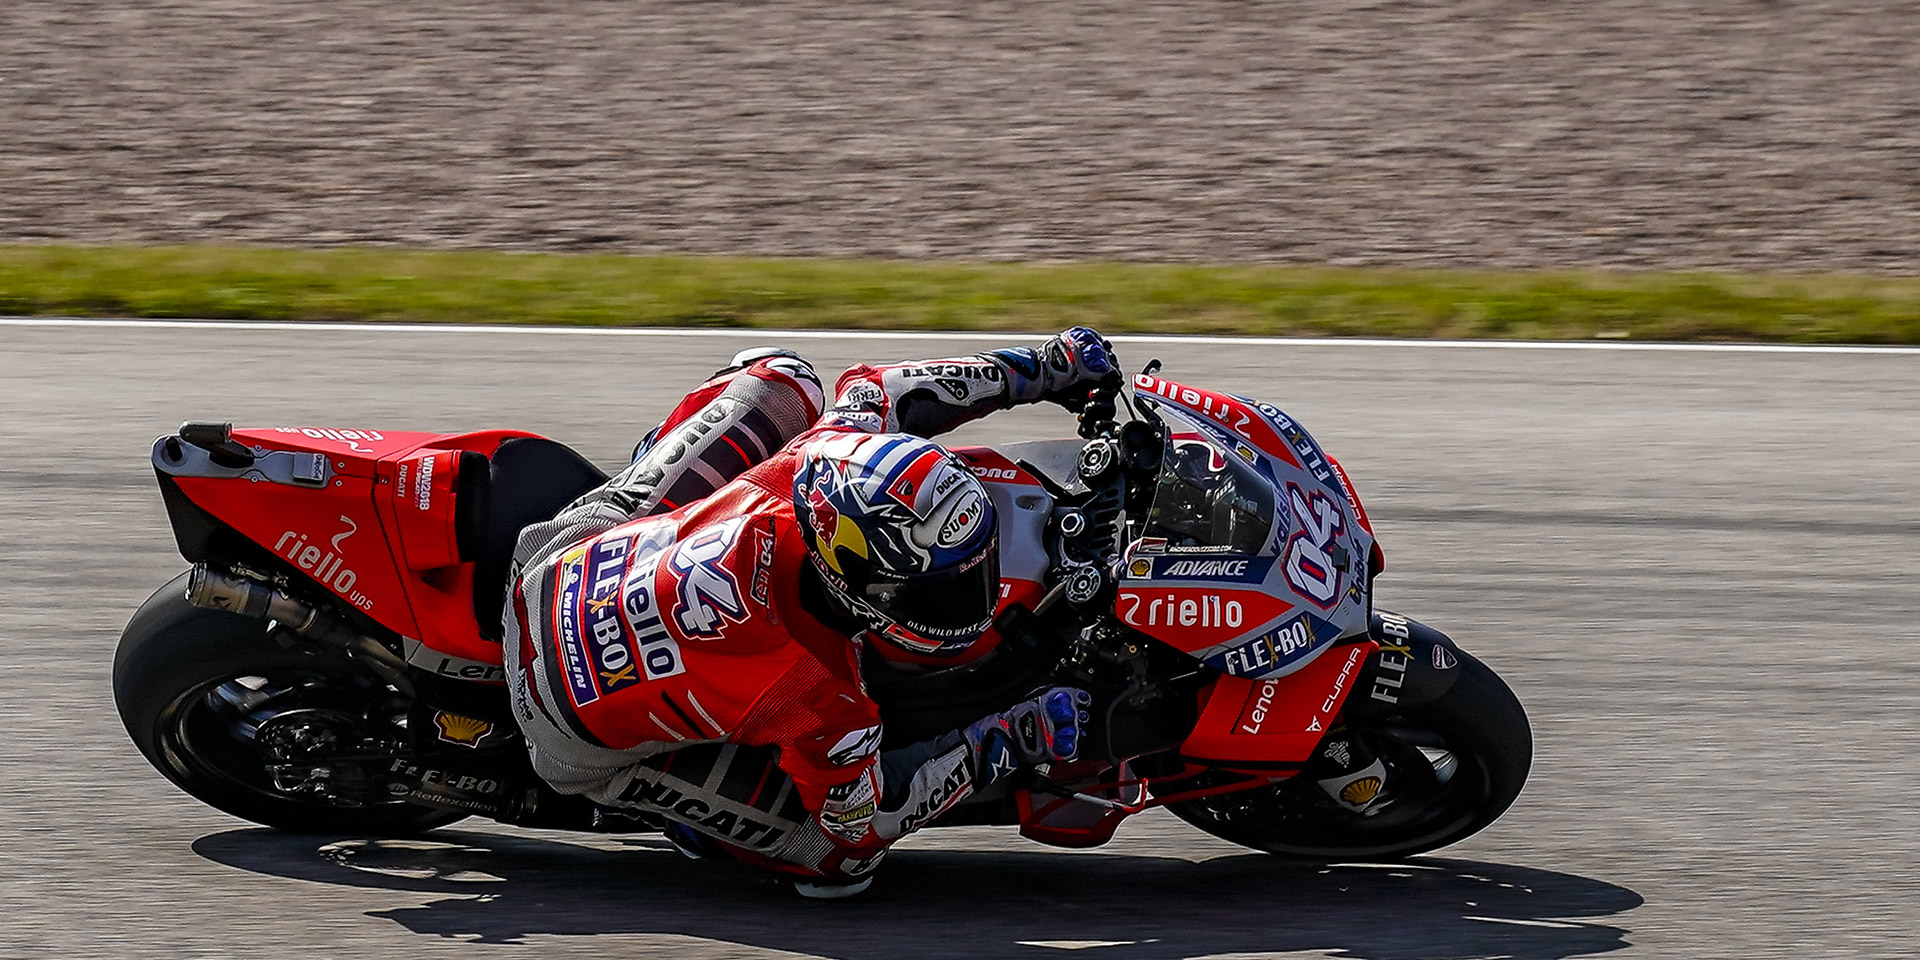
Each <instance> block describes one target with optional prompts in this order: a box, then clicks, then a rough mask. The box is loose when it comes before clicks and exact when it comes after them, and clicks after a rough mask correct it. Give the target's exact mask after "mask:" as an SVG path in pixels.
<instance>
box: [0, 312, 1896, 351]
mask: <svg viewBox="0 0 1920 960" xmlns="http://www.w3.org/2000/svg"><path fill="white" fill-rule="evenodd" d="M0 327H117V328H134V329H138V328H152V329H167V330H194V329H204V330H321V331H342V330H345V331H352V332H355V333H452V334H469V333H492V334H505V335H526V336H563V337H711V338H728V339H746V340H960V341H980V342H986V343H1006V342H1007V340H1008V338H1009V337H1024V336H1045V335H1046V334H1045V333H1044V332H1041V333H1032V332H1021V331H1014V330H1007V331H995V332H972V333H940V332H935V331H928V330H786V329H781V328H777V327H755V328H739V327H725V328H704V327H533V326H516V325H510V324H498V325H491V324H466V323H315V322H306V321H301V322H293V321H289V322H284V323H283V322H278V321H272V320H126V319H119V318H112V317H106V318H95V317H0ZM1108 339H1110V340H1112V341H1114V342H1115V343H1154V344H1172V345H1178V344H1194V345H1209V344H1223V345H1237V346H1273V347H1437V348H1446V349H1477V350H1653V351H1665V352H1673V353H1838V354H1880V355H1885V356H1903V355H1908V356H1911V355H1920V347H1875V346H1864V345H1857V344H1814V343H1642V342H1634V341H1627V340H1397V339H1386V338H1379V337H1353V338H1346V337H1225V336H1178V335H1172V334H1148V333H1122V334H1115V335H1114V336H1111V337H1109V338H1108Z"/></svg>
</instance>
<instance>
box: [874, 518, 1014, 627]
mask: <svg viewBox="0 0 1920 960" xmlns="http://www.w3.org/2000/svg"><path fill="white" fill-rule="evenodd" d="M862 593H863V595H862V599H864V600H865V601H866V602H867V604H868V605H869V606H871V607H872V608H873V609H874V610H875V611H877V612H879V613H880V615H881V616H884V617H886V618H887V619H888V620H891V621H893V623H894V625H895V626H897V627H898V628H900V629H902V630H905V631H906V632H908V633H911V634H913V635H914V636H915V637H916V638H918V639H921V640H924V641H926V642H927V643H928V644H930V645H932V646H935V647H941V646H948V645H952V646H955V647H965V646H966V645H967V644H970V643H972V642H973V641H975V640H977V639H979V638H980V635H981V634H983V633H986V632H987V628H988V627H990V626H992V625H993V615H994V612H995V611H996V610H997V609H998V608H999V606H1000V549H999V540H998V538H995V539H993V540H989V541H987V546H986V549H984V550H982V551H980V553H978V554H976V555H975V556H973V557H970V558H968V559H967V560H966V561H965V562H963V563H960V564H956V565H955V566H953V567H949V568H947V569H945V570H936V571H934V572H932V573H927V574H921V575H919V576H916V577H909V578H906V579H900V580H896V579H890V578H889V579H881V580H876V581H875V582H874V583H871V584H869V585H868V586H867V587H866V589H865V590H864V591H863V592H862Z"/></svg>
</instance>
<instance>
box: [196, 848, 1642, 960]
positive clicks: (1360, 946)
mask: <svg viewBox="0 0 1920 960" xmlns="http://www.w3.org/2000/svg"><path fill="white" fill-rule="evenodd" d="M193 849H194V851H195V852H196V853H198V854H200V855H201V856H203V857H206V858H207V859H209V860H213V861H215V862H218V863H222V864H226V865H228V866H233V867H239V868H241V869H246V870H252V871H255V872H259V873H266V874H272V875H275V876H282V877H291V878H297V879H301V880H312V881H319V882H323V883H336V884H346V885H352V886H361V887H377V888H389V889H401V890H411V891H420V892H428V893H445V894H447V896H446V897H445V898H444V899H440V900H435V901H433V902H431V903H427V904H425V905H423V906H408V907H396V908H394V909H391V910H380V911H374V912H372V913H371V914H369V915H370V916H375V917H381V918H385V919H388V920H392V921H394V922H395V923H398V924H400V925H401V926H404V927H406V928H407V929H409V930H411V931H413V932H415V933H419V934H429V935H435V936H441V937H450V938H458V939H463V940H477V941H479V942H483V943H510V942H517V941H519V940H521V939H522V938H524V937H527V936H529V935H532V934H547V935H560V936H589V935H594V934H622V933H625V934H635V933H652V934H659V933H668V934H683V935H688V936H694V937H700V938H703V939H707V940H714V941H720V942H726V943H737V944H743V945H748V946H754V947H762V948H768V949H775V950H784V951H792V952H795V953H801V954H812V955H816V956H822V957H833V958H838V960H891V958H895V957H899V956H903V955H912V956H914V957H915V958H916V960H933V958H939V957H968V958H971V957H981V956H1035V957H1040V956H1057V955H1060V954H1059V952H1060V951H1061V950H1063V949H1065V950H1071V951H1073V952H1074V953H1075V954H1078V955H1086V956H1094V957H1098V958H1102V960H1171V958H1184V957H1200V956H1208V955H1218V954H1236V953H1238V954H1244V953H1261V952H1270V951H1272V952H1286V951H1296V950H1298V951H1341V952H1342V955H1344V956H1350V957H1356V958H1366V960H1400V958H1406V960H1412V958H1454V957H1458V958H1465V957H1484V956H1507V957H1514V958H1520V960H1558V958H1562V957H1576V956H1583V955H1588V954H1595V953H1604V952H1607V951H1610V950H1617V949H1620V948H1621V947H1624V946H1626V945H1627V944H1626V940H1625V939H1624V938H1625V936H1626V934H1627V933H1628V931H1627V930H1625V929H1622V928H1620V927H1616V926H1610V925H1607V924H1604V923H1598V922H1594V920H1593V919H1592V918H1601V917H1608V916H1611V915H1614V914H1618V913H1621V912H1623V911H1627V910H1632V909H1634V908H1635V907H1638V906H1639V905H1640V904H1641V902H1642V899H1641V897H1640V895H1639V894H1636V893H1634V892H1633V891H1631V890H1628V889H1626V888H1624V887H1618V886H1614V885H1612V884H1609V883H1604V882H1601V881H1599V880H1592V879H1588V878H1585V877H1579V876H1574V875H1571V874H1564V873H1554V872H1551V871H1546V870H1534V869H1529V868H1526V867H1512V866H1506V865H1502V864H1493V863H1477V862H1473V861H1467V860H1448V859H1438V858H1431V857H1421V858H1416V859H1414V860H1411V861H1408V862H1407V863H1405V864H1401V865H1395V866H1352V865H1349V866H1332V867H1325V866H1296V865H1291V864H1288V863H1286V862H1284V861H1280V860H1276V859H1274V858H1271V857H1267V856H1265V855H1261V854H1247V855H1234V856H1225V857H1219V858H1216V859H1213V860H1208V861H1205V862H1203V863H1190V862H1188V861H1186V860H1180V859H1174V858H1162V857H1149V856H1131V855H1127V854H1123V853H1112V854H1107V853H1082V854H1075V855H1062V854H1056V853H1047V852H1041V851H1035V852H1032V853H1024V852H1019V853H1008V852H1000V851H993V852H988V851H980V852H962V851H952V850H920V849H912V848H906V849H901V850H897V851H894V853H893V855H892V856H891V857H889V858H888V862H887V866H886V867H885V869H884V871H883V874H882V877H881V882H879V883H876V884H875V885H874V888H873V889H872V890H871V891H869V892H868V893H867V894H866V895H864V896H862V897H859V898H856V899H854V900H849V901H840V902H827V903H821V902H811V901H804V900H801V899H799V898H797V897H795V896H794V895H793V894H792V893H790V892H788V891H787V890H786V889H784V888H783V887H779V886H775V885H774V884H772V883H770V882H768V881H766V880H764V879H762V878H760V877H759V876H757V875H756V874H753V873H751V872H749V871H747V870H746V869H744V868H741V867H737V866H733V865H729V864H720V863H705V862H701V863H696V862H692V861H688V860H686V859H684V858H682V857H681V856H679V855H678V854H677V853H674V852H673V851H672V850H670V849H669V848H667V846H666V844H665V843H664V842H661V841H658V840H629V841H626V842H625V843H623V845H622V846H621V848H619V849H613V850H607V849H597V848H593V847H585V846H580V845H577V844H572V843H562V842H556V841H553V840H548V839H544V838H539V837H533V836H526V835H502V834H493V833H470V832H464V831H458V830H441V831H437V832H435V833H433V834H431V835H430V836H427V837H423V838H420V839H416V840H388V841H379V840H365V839H354V838H347V839H338V838H334V839H328V838H316V837H301V836H294V835H288V834H282V833H276V832H273V831H270V830H260V829H249V830H234V831H228V832H225V833H217V834H212V835H209V836H206V837H202V838H201V839H200V840H198V841H196V842H195V843H194V845H193Z"/></svg>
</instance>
